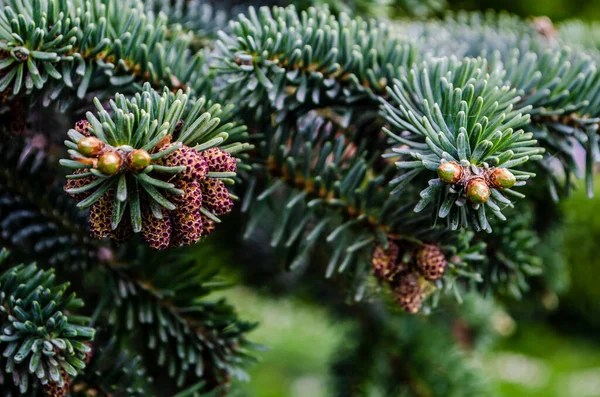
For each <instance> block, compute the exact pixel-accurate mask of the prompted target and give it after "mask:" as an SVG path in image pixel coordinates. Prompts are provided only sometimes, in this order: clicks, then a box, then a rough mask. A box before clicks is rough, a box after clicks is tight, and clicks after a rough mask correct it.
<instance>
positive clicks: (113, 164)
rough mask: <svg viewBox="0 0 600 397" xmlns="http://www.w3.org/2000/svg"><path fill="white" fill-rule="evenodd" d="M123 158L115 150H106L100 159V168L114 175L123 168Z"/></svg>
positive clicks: (101, 170)
mask: <svg viewBox="0 0 600 397" xmlns="http://www.w3.org/2000/svg"><path fill="white" fill-rule="evenodd" d="M122 164H123V160H121V156H119V155H118V154H117V153H115V152H106V153H104V154H103V155H102V156H100V158H99V159H98V170H100V172H102V173H103V174H104V175H114V174H116V173H117V172H119V170H120V169H121V165H122Z"/></svg>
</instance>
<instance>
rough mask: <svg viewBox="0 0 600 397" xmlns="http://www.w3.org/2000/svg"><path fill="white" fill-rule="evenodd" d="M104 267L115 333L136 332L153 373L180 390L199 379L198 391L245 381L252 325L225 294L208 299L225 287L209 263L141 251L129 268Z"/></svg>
mask: <svg viewBox="0 0 600 397" xmlns="http://www.w3.org/2000/svg"><path fill="white" fill-rule="evenodd" d="M167 263H168V266H167V265H166V264H167ZM109 270H110V271H109V273H108V280H107V286H108V288H107V290H106V293H107V296H106V299H107V300H108V301H109V302H110V303H111V306H110V308H111V311H112V314H111V316H110V322H111V323H112V324H113V325H114V326H115V327H116V331H117V333H118V334H119V335H122V336H124V337H125V338H134V339H135V338H136V336H137V337H139V338H141V339H139V342H140V347H141V348H142V351H143V356H144V358H145V359H146V360H147V361H146V362H147V367H148V369H149V371H150V373H152V374H153V377H155V378H157V377H158V376H160V377H161V378H164V377H168V378H171V379H172V382H173V383H174V384H176V385H177V387H178V388H182V387H190V386H191V385H194V384H196V383H197V382H199V381H203V382H204V383H205V385H204V387H203V389H202V390H203V391H207V390H213V389H215V388H217V387H220V386H223V385H228V384H229V382H230V380H231V377H234V378H237V379H242V380H244V379H247V376H248V375H247V374H246V372H245V367H246V366H247V365H248V364H250V363H252V362H254V361H255V358H254V356H253V354H252V352H253V351H254V350H256V349H258V348H259V346H257V345H254V344H252V343H251V342H249V341H248V340H247V339H246V334H247V333H248V332H249V331H251V330H252V329H254V327H255V326H256V324H254V323H249V322H244V321H241V320H239V319H238V318H237V315H236V313H235V311H234V309H233V308H232V307H231V306H230V305H228V304H227V303H226V302H225V301H224V300H222V299H219V300H211V298H210V296H209V294H210V293H212V292H214V291H216V290H218V289H221V288H224V287H227V286H228V283H225V282H223V281H221V280H219V279H218V278H217V277H215V275H216V271H215V270H214V268H213V267H210V266H206V265H205V263H202V262H199V261H192V260H187V259H184V258H177V257H175V256H172V255H164V256H163V255H156V254H154V253H152V254H151V253H150V252H146V254H143V253H138V254H137V259H136V262H135V263H132V264H131V265H130V266H129V267H128V268H124V269H119V268H112V269H109ZM134 339H130V340H131V341H134Z"/></svg>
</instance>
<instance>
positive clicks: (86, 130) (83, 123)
mask: <svg viewBox="0 0 600 397" xmlns="http://www.w3.org/2000/svg"><path fill="white" fill-rule="evenodd" d="M91 126H92V125H91V124H90V122H89V121H87V120H79V121H78V122H76V123H75V131H77V132H79V133H80V134H81V135H85V136H92V133H91V132H90V128H91Z"/></svg>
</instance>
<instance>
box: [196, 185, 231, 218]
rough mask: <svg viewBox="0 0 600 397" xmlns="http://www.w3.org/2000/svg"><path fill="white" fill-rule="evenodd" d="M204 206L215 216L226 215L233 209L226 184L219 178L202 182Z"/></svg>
mask: <svg viewBox="0 0 600 397" xmlns="http://www.w3.org/2000/svg"><path fill="white" fill-rule="evenodd" d="M202 193H203V205H204V206H205V207H206V208H208V209H209V210H210V211H212V212H213V213H214V214H215V215H225V214H227V213H228V212H229V211H231V209H232V208H233V200H232V199H231V197H229V191H228V190H227V187H226V186H225V184H224V183H223V182H222V181H220V180H219V179H217V178H206V179H205V180H204V181H203V182H202Z"/></svg>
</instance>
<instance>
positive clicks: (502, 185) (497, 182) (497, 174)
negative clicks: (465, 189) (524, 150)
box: [488, 168, 517, 190]
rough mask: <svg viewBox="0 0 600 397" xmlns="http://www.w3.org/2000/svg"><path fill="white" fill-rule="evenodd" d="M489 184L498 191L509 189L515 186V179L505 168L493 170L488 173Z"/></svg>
mask: <svg viewBox="0 0 600 397" xmlns="http://www.w3.org/2000/svg"><path fill="white" fill-rule="evenodd" d="M488 179H489V181H490V184H491V185H492V186H493V187H495V188H496V189H498V190H504V189H510V188H511V187H513V186H515V183H516V182H517V178H515V176H514V175H513V173H512V172H510V171H509V170H507V169H506V168H495V169H494V170H493V171H492V172H490V173H489V177H488Z"/></svg>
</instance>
